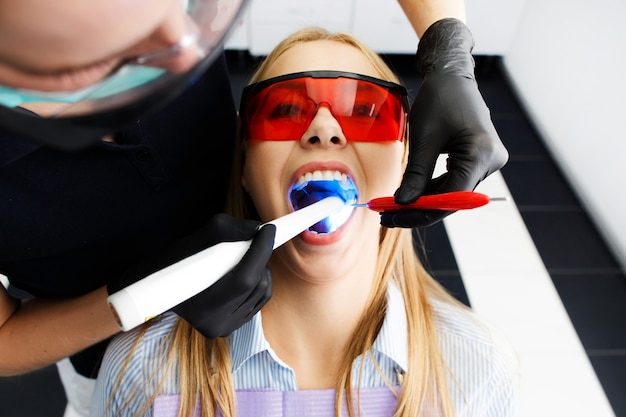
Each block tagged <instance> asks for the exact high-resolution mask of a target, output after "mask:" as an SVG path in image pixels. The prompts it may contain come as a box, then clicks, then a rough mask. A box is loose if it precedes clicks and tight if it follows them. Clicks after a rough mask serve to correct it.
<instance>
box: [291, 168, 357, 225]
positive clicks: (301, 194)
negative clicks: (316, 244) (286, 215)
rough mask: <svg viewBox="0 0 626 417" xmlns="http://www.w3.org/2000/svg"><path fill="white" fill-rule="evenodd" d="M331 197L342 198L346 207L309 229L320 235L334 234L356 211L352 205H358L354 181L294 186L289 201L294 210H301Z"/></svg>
mask: <svg viewBox="0 0 626 417" xmlns="http://www.w3.org/2000/svg"><path fill="white" fill-rule="evenodd" d="M331 196H335V197H339V198H341V199H342V200H343V201H344V202H345V203H346V206H345V207H344V208H343V209H341V210H339V211H338V212H336V213H334V214H332V215H331V216H329V217H326V218H325V219H323V220H321V221H319V222H317V223H315V224H314V225H313V226H311V227H310V228H309V231H311V232H315V233H318V234H328V233H333V232H334V231H336V230H337V229H339V228H340V227H341V226H342V225H343V224H344V223H345V222H346V221H348V218H350V215H351V214H352V211H353V210H354V206H352V204H354V203H356V201H357V199H358V191H357V189H356V185H355V184H354V181H352V179H351V178H349V177H348V179H347V180H336V179H333V180H311V181H305V182H303V183H299V184H294V185H292V186H291V189H290V190H289V201H291V206H292V207H293V209H294V210H299V209H301V208H303V207H306V206H309V205H311V204H313V203H315V202H317V201H320V200H323V199H324V198H326V197H331Z"/></svg>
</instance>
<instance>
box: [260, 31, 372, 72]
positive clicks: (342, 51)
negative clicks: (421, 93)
mask: <svg viewBox="0 0 626 417" xmlns="http://www.w3.org/2000/svg"><path fill="white" fill-rule="evenodd" d="M316 70H332V71H345V72H354V73H357V74H364V75H369V76H371V77H376V78H380V77H381V74H379V73H378V70H377V69H376V68H375V67H374V65H373V64H372V63H371V62H370V60H369V59H368V57H367V56H366V55H365V54H363V53H362V52H361V51H360V50H359V49H357V48H355V47H353V46H351V45H348V44H344V43H341V42H336V41H330V40H317V41H309V42H302V43H299V44H297V45H295V46H293V47H291V48H290V49H288V50H287V51H285V52H283V53H282V54H281V55H280V56H279V57H278V58H277V59H276V61H275V62H274V63H273V64H272V66H271V67H270V68H269V69H268V71H267V73H266V74H265V75H264V77H263V78H272V77H277V76H279V75H284V74H291V73H294V72H303V71H316Z"/></svg>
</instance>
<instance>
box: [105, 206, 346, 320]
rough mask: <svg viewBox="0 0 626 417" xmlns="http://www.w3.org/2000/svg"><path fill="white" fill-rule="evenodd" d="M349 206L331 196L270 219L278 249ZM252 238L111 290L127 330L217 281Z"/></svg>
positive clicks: (112, 301) (210, 250)
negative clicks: (274, 230)
mask: <svg viewBox="0 0 626 417" xmlns="http://www.w3.org/2000/svg"><path fill="white" fill-rule="evenodd" d="M344 206H345V202H344V201H343V200H342V199H340V198H338V197H328V198H325V199H323V200H320V201H318V202H316V203H314V204H311V205H310V206H307V207H304V208H302V209H300V210H298V211H295V212H293V213H289V214H287V215H285V216H282V217H279V218H278V219H275V220H272V221H271V222H268V223H269V224H273V225H275V226H276V237H275V238H274V249H276V248H277V247H279V246H280V245H282V244H283V243H285V242H287V241H288V240H290V239H292V238H293V237H295V236H297V235H298V234H300V233H301V232H303V231H304V230H306V229H308V228H309V227H310V226H312V225H314V224H315V223H317V222H319V221H320V220H322V219H325V218H326V217H328V216H330V215H331V214H332V213H334V212H336V211H338V210H339V209H341V208H342V207H344ZM251 243H252V242H251V241H250V240H248V241H239V242H223V243H218V244H217V245H215V246H211V247H209V248H207V249H205V250H203V251H201V252H198V253H196V254H195V255H192V256H190V257H188V258H185V259H183V260H181V261H180V262H177V263H175V264H173V265H170V266H168V267H167V268H165V269H162V270H160V271H157V272H155V273H154V274H152V275H149V276H147V277H146V278H144V279H142V280H140V281H137V282H136V283H134V284H132V285H130V286H128V287H126V288H124V289H122V290H120V291H118V292H116V293H115V294H111V295H110V296H109V298H108V301H109V305H110V307H111V310H112V311H113V314H114V315H115V317H116V319H117V321H118V323H119V325H120V327H121V328H122V330H124V331H127V330H130V329H132V328H133V327H135V326H138V325H139V324H141V323H144V322H146V321H148V320H150V319H152V318H153V317H156V316H158V315H159V314H161V313H163V312H165V311H167V310H169V309H171V308H172V307H175V306H177V305H178V304H180V303H182V302H183V301H185V300H188V299H189V298H191V297H193V296H194V295H196V294H198V293H199V292H201V291H203V290H205V289H206V288H208V287H210V286H211V285H213V284H214V283H215V282H216V281H217V280H218V279H220V278H221V277H222V276H224V274H226V273H227V272H229V271H230V270H231V269H232V268H233V267H234V266H235V265H237V264H238V263H239V261H240V260H241V258H242V257H243V256H244V254H245V253H246V252H247V251H248V249H249V248H250V244H251Z"/></svg>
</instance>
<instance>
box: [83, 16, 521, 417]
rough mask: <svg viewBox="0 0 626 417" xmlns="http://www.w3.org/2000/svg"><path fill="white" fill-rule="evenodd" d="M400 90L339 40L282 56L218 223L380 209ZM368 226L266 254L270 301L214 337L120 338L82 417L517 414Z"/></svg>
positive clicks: (402, 111)
mask: <svg viewBox="0 0 626 417" xmlns="http://www.w3.org/2000/svg"><path fill="white" fill-rule="evenodd" d="M398 83H399V81H398V79H397V77H396V76H395V75H394V74H393V72H392V71H391V70H390V69H389V67H388V66H387V65H386V64H385V63H384V62H383V60H382V59H381V58H380V57H379V56H378V55H376V54H375V53H374V52H372V51H371V50H370V49H369V48H368V47H366V46H365V45H363V44H362V43H361V42H359V41H358V40H357V39H355V38H353V37H352V36H350V35H347V34H331V33H328V32H326V31H324V30H322V29H318V28H310V29H306V30H302V31H299V32H296V33H294V34H293V35H292V36H290V37H288V38H287V39H285V40H284V41H283V42H281V43H280V44H279V45H278V46H277V47H276V48H275V49H274V50H273V51H272V53H270V54H269V55H268V57H267V58H266V59H265V60H264V62H263V63H262V65H260V67H259V68H258V70H257V72H256V73H255V74H254V76H253V78H252V80H251V83H250V85H249V86H248V87H247V88H246V90H245V91H244V94H243V98H242V102H241V108H240V117H241V123H242V128H241V140H240V149H239V150H238V151H237V154H236V155H235V161H236V163H235V168H234V173H233V182H232V187H231V195H230V205H229V208H228V211H229V213H230V214H231V215H233V216H236V217H247V218H254V219H260V220H261V221H268V220H272V219H274V218H277V217H279V216H282V215H285V214H287V213H289V212H291V211H293V210H294V209H298V208H301V207H302V206H304V205H307V204H311V203H313V202H315V201H317V200H319V199H321V198H323V197H325V196H328V195H338V196H340V197H341V198H343V199H344V200H345V201H346V202H348V203H350V202H354V201H358V202H367V201H368V200H370V199H372V198H375V197H380V196H387V195H393V193H394V191H395V190H396V189H397V187H398V185H399V183H400V180H401V176H402V173H403V171H404V162H405V159H406V157H407V154H408V149H407V147H408V145H407V140H405V136H406V134H407V132H406V117H407V115H406V111H407V108H408V107H407V106H408V104H407V98H406V90H404V88H403V87H402V86H400V85H398ZM379 221H380V219H379V214H378V213H376V212H373V211H370V210H367V209H362V208H361V209H359V208H357V209H353V208H351V207H348V206H347V208H346V209H344V210H343V211H342V212H340V213H338V214H337V215H333V216H331V217H330V218H329V219H326V220H325V221H322V222H320V223H318V224H317V225H315V226H313V227H312V228H311V229H310V230H307V231H305V232H303V233H302V234H301V235H299V236H297V237H296V238H294V239H293V240H291V241H289V242H288V243H286V244H285V245H283V246H281V247H280V248H279V249H277V250H275V251H274V254H273V255H272V258H271V259H270V262H269V267H270V269H271V271H272V286H273V296H272V298H271V299H270V300H269V302H268V303H267V304H266V305H265V306H264V307H263V308H262V310H261V311H260V313H258V314H257V315H256V316H255V317H254V318H253V319H252V320H251V321H250V322H248V323H246V324H245V325H243V326H242V327H241V328H239V329H238V330H236V331H235V332H234V333H233V334H232V335H230V336H229V337H227V338H218V339H214V340H209V339H206V338H204V337H203V336H202V335H201V334H200V333H198V332H196V331H195V330H194V329H193V328H192V327H191V326H190V325H188V324H187V323H186V322H185V321H184V320H182V319H180V318H178V317H177V316H176V315H174V314H173V313H167V314H165V315H163V316H162V317H160V318H158V319H155V320H153V321H152V322H150V323H148V324H146V325H145V326H144V327H141V328H137V329H135V330H133V331H131V332H128V333H125V334H122V335H119V336H118V337H117V338H116V339H115V340H114V342H113V343H112V344H111V345H110V346H109V349H108V351H107V354H106V356H105V358H104V362H103V365H102V368H101V371H100V374H99V377H98V382H97V387H96V394H95V398H94V401H93V405H92V412H91V415H92V416H161V417H163V416H192V415H197V416H214V415H222V416H268V417H273V416H333V415H334V416H339V415H341V416H350V417H354V416H364V417H365V416H367V417H372V416H441V417H452V416H456V417H486V416H493V417H507V416H513V415H515V411H516V383H517V372H518V370H517V362H516V359H515V355H514V353H513V352H512V351H511V350H510V348H509V345H508V344H507V343H506V342H504V341H502V339H501V337H500V336H498V335H497V333H496V332H495V331H494V330H493V329H492V328H491V327H489V326H487V325H486V324H484V323H482V322H481V321H480V320H479V319H478V318H477V317H476V316H475V315H474V314H473V313H472V312H471V311H470V310H469V309H468V308H466V307H465V306H463V305H461V304H460V303H458V302H457V301H455V299H454V298H453V297H451V296H450V295H448V294H447V293H446V291H445V290H444V289H443V288H442V287H440V286H439V284H438V283H437V282H436V281H435V280H434V279H433V278H432V277H431V276H429V275H428V273H427V272H426V271H425V270H424V268H423V267H422V265H421V264H420V263H419V261H418V259H417V258H416V255H415V250H414V247H413V241H412V237H411V230H410V229H398V228H395V229H387V228H384V227H382V226H381V225H380V223H379Z"/></svg>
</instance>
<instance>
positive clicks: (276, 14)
mask: <svg viewBox="0 0 626 417" xmlns="http://www.w3.org/2000/svg"><path fill="white" fill-rule="evenodd" d="M525 3H526V0H507V1H506V2H502V1H500V0H466V9H467V20H468V24H469V25H470V27H471V28H472V32H473V34H474V38H475V39H476V48H475V49H474V52H475V53H477V54H483V55H503V54H504V53H505V52H506V51H507V50H508V48H509V44H510V43H511V39H512V38H513V36H514V34H515V29H516V27H517V25H518V21H519V18H520V16H521V11H522V10H523V8H524V4H525ZM310 25H318V26H322V27H325V28H327V29H329V30H331V31H345V32H350V33H353V34H355V35H356V36H358V37H359V39H361V40H362V41H364V42H365V43H367V44H368V45H369V46H370V47H371V48H373V49H374V50H375V51H377V52H384V53H403V54H413V53H415V51H416V50H417V41H418V40H417V36H416V35H415V32H414V31H413V29H412V28H411V25H410V24H409V22H408V20H407V18H406V16H405V15H404V13H403V12H402V9H401V8H400V5H399V4H398V2H397V1H396V0H315V1H293V0H252V1H251V3H250V5H249V7H248V10H247V11H246V13H245V14H244V17H243V19H241V21H240V24H239V28H238V30H236V31H235V32H234V33H233V34H232V35H231V36H230V38H229V39H228V41H227V43H226V47H227V48H229V49H243V50H245V49H247V50H249V51H250V53H252V54H253V55H263V54H267V53H268V52H269V51H270V50H271V49H272V48H273V47H274V46H275V45H276V44H277V43H278V42H279V41H280V40H282V39H283V38H284V37H286V36H287V35H289V34H290V33H291V32H293V31H295V30H297V29H299V28H302V27H305V26H310Z"/></svg>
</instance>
